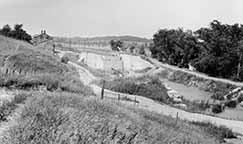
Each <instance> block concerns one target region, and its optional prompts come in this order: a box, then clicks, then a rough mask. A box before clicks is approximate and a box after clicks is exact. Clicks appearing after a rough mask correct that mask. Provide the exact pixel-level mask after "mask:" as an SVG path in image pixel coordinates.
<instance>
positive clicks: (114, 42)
mask: <svg viewBox="0 0 243 144" xmlns="http://www.w3.org/2000/svg"><path fill="white" fill-rule="evenodd" d="M110 46H111V49H112V50H114V51H120V50H121V49H122V47H123V42H122V41H119V40H111V41H110Z"/></svg>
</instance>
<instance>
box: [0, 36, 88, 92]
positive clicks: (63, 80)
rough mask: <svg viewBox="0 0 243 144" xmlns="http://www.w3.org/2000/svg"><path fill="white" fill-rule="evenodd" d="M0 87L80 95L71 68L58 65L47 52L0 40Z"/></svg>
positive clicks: (81, 85)
mask: <svg viewBox="0 0 243 144" xmlns="http://www.w3.org/2000/svg"><path fill="white" fill-rule="evenodd" d="M0 46H1V47H0V65H1V68H0V86H1V87H7V88H20V89H26V88H27V89H29V88H36V87H39V86H45V87H46V89H48V90H51V91H53V90H58V89H59V90H63V91H69V92H76V93H81V92H85V91H84V89H87V90H88V91H89V94H92V92H91V90H90V88H88V87H85V86H83V84H82V83H81V82H80V79H79V74H78V72H77V71H76V69H75V68H73V67H70V66H69V65H67V64H64V63H62V62H61V60H60V58H59V57H57V56H55V55H53V54H52V53H51V51H48V50H46V49H42V48H39V47H34V46H32V45H30V44H28V43H25V42H22V41H18V40H14V39H10V38H6V37H3V36H0Z"/></svg>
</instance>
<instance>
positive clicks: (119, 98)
mask: <svg viewBox="0 0 243 144" xmlns="http://www.w3.org/2000/svg"><path fill="white" fill-rule="evenodd" d="M120 99H121V97H120V94H119V93H118V101H120Z"/></svg>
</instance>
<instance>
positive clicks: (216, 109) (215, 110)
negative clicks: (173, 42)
mask: <svg viewBox="0 0 243 144" xmlns="http://www.w3.org/2000/svg"><path fill="white" fill-rule="evenodd" d="M222 111H223V108H222V106H221V105H220V104H216V105H213V107H212V112H213V113H216V114H217V113H221V112H222Z"/></svg>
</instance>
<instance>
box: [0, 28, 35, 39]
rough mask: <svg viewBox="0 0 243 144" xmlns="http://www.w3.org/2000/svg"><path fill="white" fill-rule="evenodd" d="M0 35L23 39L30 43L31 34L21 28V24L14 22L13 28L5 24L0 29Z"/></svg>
mask: <svg viewBox="0 0 243 144" xmlns="http://www.w3.org/2000/svg"><path fill="white" fill-rule="evenodd" d="M0 35H4V36H6V37H11V38H14V39H18V40H23V41H26V42H28V43H31V40H32V37H31V35H30V34H28V33H27V32H26V31H25V30H24V29H23V24H16V25H15V26H14V28H13V29H12V28H11V27H10V26H9V25H8V24H7V25H5V26H3V27H2V29H0Z"/></svg>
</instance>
